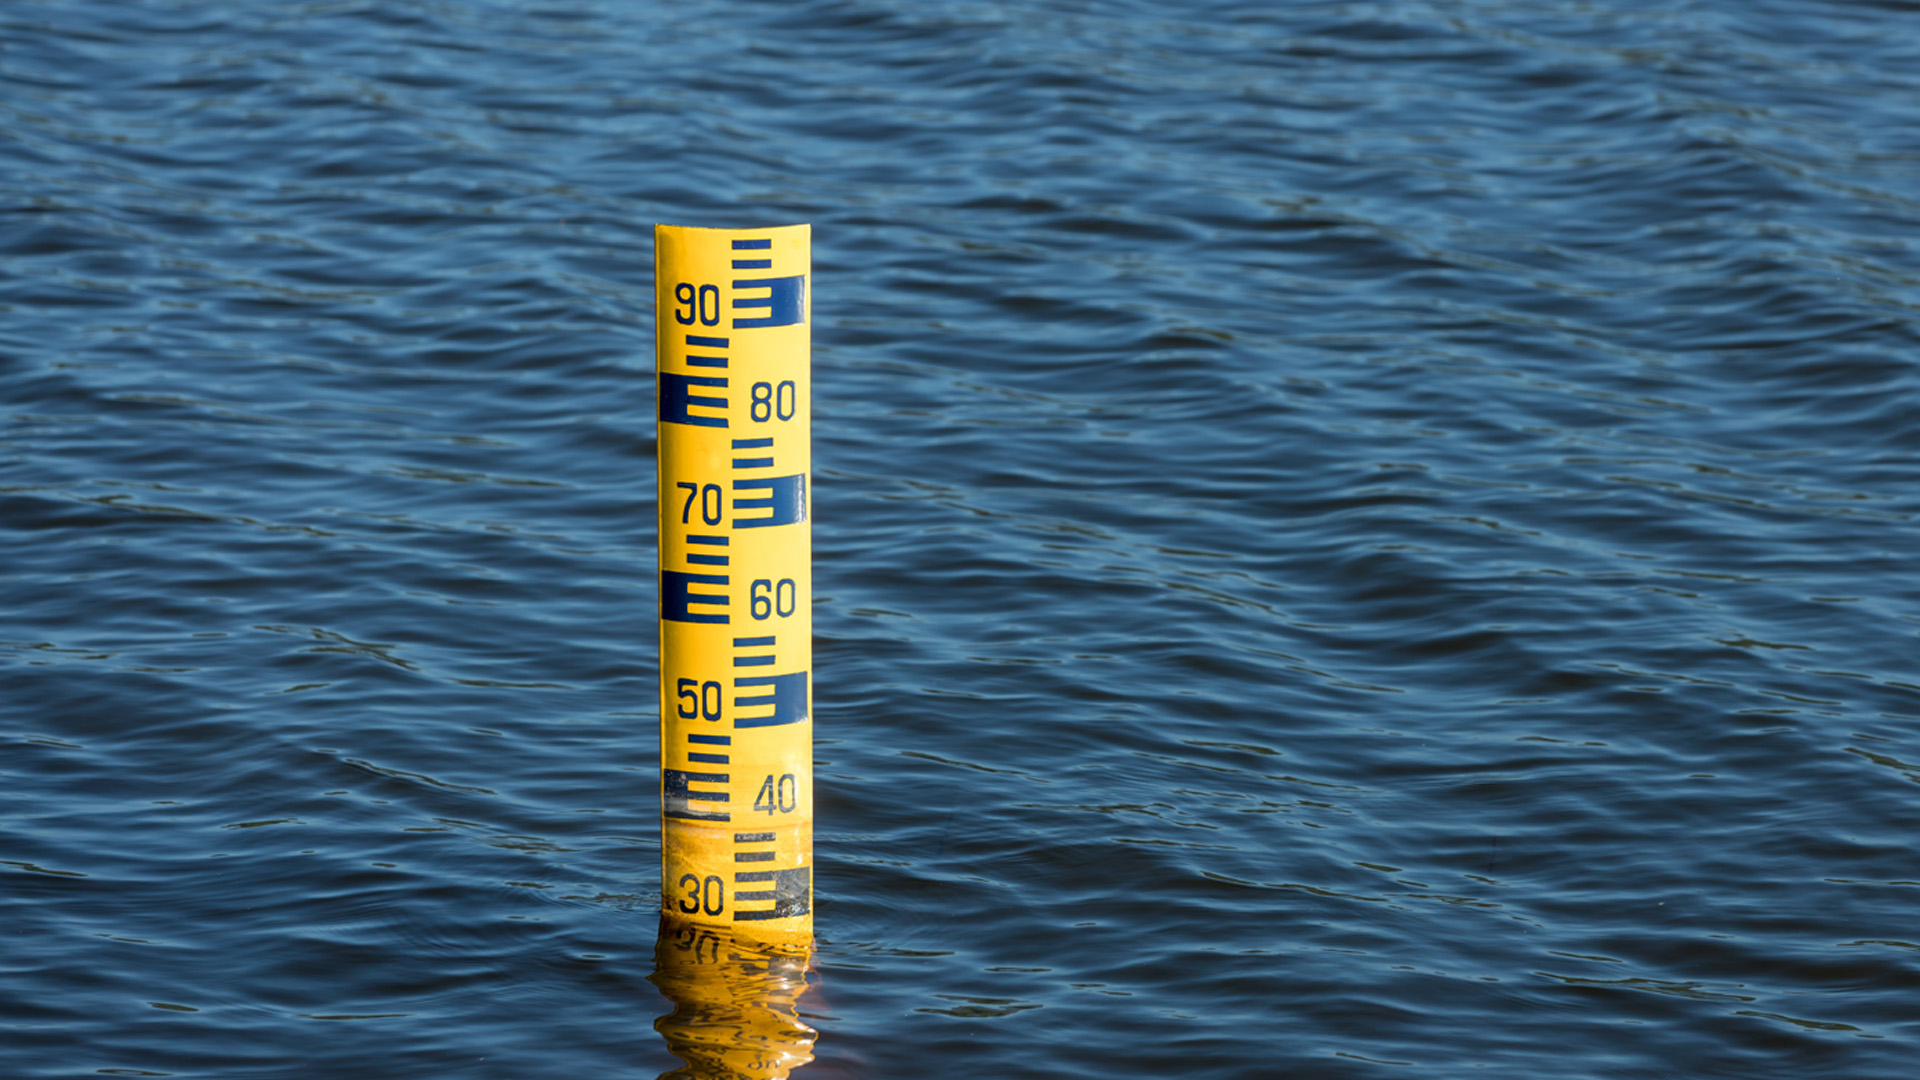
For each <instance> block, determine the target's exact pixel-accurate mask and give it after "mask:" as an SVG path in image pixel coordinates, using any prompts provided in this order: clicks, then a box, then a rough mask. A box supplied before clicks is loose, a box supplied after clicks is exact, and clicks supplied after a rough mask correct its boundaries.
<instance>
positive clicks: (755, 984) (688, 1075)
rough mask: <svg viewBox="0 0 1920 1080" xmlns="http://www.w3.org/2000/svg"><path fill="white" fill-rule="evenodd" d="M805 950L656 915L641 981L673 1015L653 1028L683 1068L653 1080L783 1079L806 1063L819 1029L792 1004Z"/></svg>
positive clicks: (802, 977) (802, 987)
mask: <svg viewBox="0 0 1920 1080" xmlns="http://www.w3.org/2000/svg"><path fill="white" fill-rule="evenodd" d="M811 953H812V950H811V949H793V950H787V951H780V950H775V949H770V948H768V947H767V946H765V945H762V944H757V943H754V942H750V941H746V940H742V939H740V938H736V937H734V936H733V935H732V934H730V933H728V932H726V931H725V930H718V929H713V928H709V927H696V926H687V925H684V924H680V923H675V922H670V921H666V920H662V921H661V923H660V938H659V940H658V941H657V942H655V943H654V947H653V974H652V975H651V976H649V977H648V978H649V979H650V980H651V981H652V983H653V984H654V985H655V986H657V987H659V988H660V990H661V992H662V993H664V994H666V995H667V998H668V999H669V1000H671V1001H672V1002H673V1012H671V1013H669V1014H667V1015H666V1016H663V1017H661V1018H660V1019H658V1020H656V1021H654V1024H653V1028H654V1030H655V1031H658V1032H659V1033H660V1034H662V1035H664V1036H666V1039H667V1049H668V1050H670V1051H672V1052H673V1055H674V1056H675V1057H677V1058H679V1059H680V1060H682V1061H684V1062H686V1065H685V1066H684V1067H682V1068H678V1069H675V1070H673V1071H672V1072H669V1073H666V1074H664V1075H663V1076H661V1078H660V1080H782V1078H783V1077H786V1076H787V1075H788V1074H789V1073H791V1072H793V1070H795V1069H798V1068H799V1067H800V1066H802V1065H805V1064H806V1063H807V1062H809V1061H812V1060H813V1040H814V1039H815V1038H817V1037H818V1033H817V1032H815V1031H814V1030H813V1029H812V1028H810V1027H808V1026H807V1025H806V1024H805V1023H803V1022H801V1020H800V1006H799V1001H800V995H801V994H802V993H804V992H805V991H806V989H807V968H808V964H809V961H810V960H811V958H812V956H811Z"/></svg>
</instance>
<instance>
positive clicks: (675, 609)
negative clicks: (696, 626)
mask: <svg viewBox="0 0 1920 1080" xmlns="http://www.w3.org/2000/svg"><path fill="white" fill-rule="evenodd" d="M726 584H727V575H725V574H691V573H688V572H687V571H685V570H662V571H660V617H661V618H662V619H667V620H670V621H672V622H695V623H724V622H726V621H727V613H726V612H724V611H695V610H693V606H694V605H695V604H700V605H703V606H706V605H711V606H713V607H726V606H727V594H725V593H697V592H694V591H693V587H694V586H695V585H719V586H721V587H722V588H725V587H726Z"/></svg>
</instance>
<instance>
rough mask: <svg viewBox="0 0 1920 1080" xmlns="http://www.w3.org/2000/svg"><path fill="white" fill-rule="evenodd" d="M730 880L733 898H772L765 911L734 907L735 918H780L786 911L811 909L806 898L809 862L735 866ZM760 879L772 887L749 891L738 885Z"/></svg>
mask: <svg viewBox="0 0 1920 1080" xmlns="http://www.w3.org/2000/svg"><path fill="white" fill-rule="evenodd" d="M733 880H734V885H735V888H734V892H733V899H734V900H735V902H740V903H748V902H752V901H755V900H771V901H773V907H771V908H769V909H767V910H765V911H741V910H740V909H738V908H735V909H734V912H733V921H735V922H752V921H754V920H757V919H784V918H786V917H788V916H789V915H805V914H807V912H808V911H810V910H811V905H809V903H808V902H807V897H808V894H809V892H810V891H811V888H812V886H813V867H811V866H796V867H792V868H791V869H787V870H739V871H735V872H734V875H733ZM763 881H764V882H767V883H768V884H769V885H771V886H772V887H771V888H767V889H756V890H753V891H751V892H748V891H744V890H742V889H740V888H739V886H740V885H742V884H751V883H756V882H763Z"/></svg>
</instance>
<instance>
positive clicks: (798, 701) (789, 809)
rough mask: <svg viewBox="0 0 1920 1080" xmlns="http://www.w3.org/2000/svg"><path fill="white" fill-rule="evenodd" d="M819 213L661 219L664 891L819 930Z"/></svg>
mask: <svg viewBox="0 0 1920 1080" xmlns="http://www.w3.org/2000/svg"><path fill="white" fill-rule="evenodd" d="M811 240H812V231H811V229H810V227H809V226H806V225H785V226H780V227H777V228H766V229H699V228H691V227H685V226H675V225H656V226H655V227H654V233H653V243H654V264H653V271H654V312H655V326H656V330H655V334H656V343H655V345H656V347H655V364H654V374H655V393H656V404H657V407H658V417H659V424H658V440H657V441H658V447H659V460H660V489H659V508H660V840H661V875H662V876H661V885H662V893H661V904H662V910H663V911H664V913H665V914H666V915H667V916H668V917H670V918H672V919H675V920H680V921H684V922H688V923H692V924H695V925H709V926H724V927H727V928H728V929H729V930H730V931H731V932H732V933H733V934H736V935H739V936H741V937H746V938H751V939H754V940H757V941H762V942H766V943H769V944H773V945H777V946H798V947H804V946H805V945H806V944H807V943H809V942H811V941H812V939H813V526H812V522H811V520H810V518H811V514H810V512H809V511H810V503H811V500H810V498H809V488H810V487H811V486H812V485H811V479H812V469H813V461H812V436H813V425H812V421H811V419H810V413H811V407H812V401H813V394H812V377H811V376H812V362H811V361H812V356H811V353H812V350H811V340H810V337H811V332H812V331H811V326H812V318H811V303H810V294H811V291H812V290H811V289H809V288H808V286H809V285H810V284H811V281H812V246H811Z"/></svg>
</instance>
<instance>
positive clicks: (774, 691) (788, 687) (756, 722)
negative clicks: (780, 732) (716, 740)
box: [733, 671, 807, 730]
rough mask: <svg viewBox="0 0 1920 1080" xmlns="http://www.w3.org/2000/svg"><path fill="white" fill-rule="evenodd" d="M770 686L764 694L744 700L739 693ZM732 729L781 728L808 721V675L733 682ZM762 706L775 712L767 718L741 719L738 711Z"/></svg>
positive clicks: (750, 677) (755, 677) (799, 673)
mask: <svg viewBox="0 0 1920 1080" xmlns="http://www.w3.org/2000/svg"><path fill="white" fill-rule="evenodd" d="M761 686H764V687H767V688H768V689H767V692H766V693H764V694H756V695H754V696H753V697H742V696H740V693H739V691H741V690H743V689H749V688H753V687H761ZM733 688H734V698H733V708H734V715H733V726H734V728H735V729H736V730H738V729H739V728H750V727H780V726H782V725H784V724H797V723H799V722H800V721H802V720H805V719H806V718H807V673H806V672H804V671H791V672H788V673H787V674H785V675H740V676H736V677H735V678H734V680H733ZM761 705H771V706H773V711H772V712H770V713H768V714H766V715H765V716H741V715H740V713H739V710H741V709H753V708H758V707H759V706H761Z"/></svg>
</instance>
